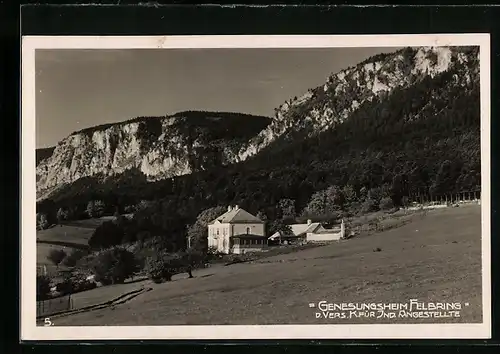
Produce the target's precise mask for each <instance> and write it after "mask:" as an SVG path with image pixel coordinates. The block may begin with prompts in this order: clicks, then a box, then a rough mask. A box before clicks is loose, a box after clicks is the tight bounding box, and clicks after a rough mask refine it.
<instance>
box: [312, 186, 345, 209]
mask: <svg viewBox="0 0 500 354" xmlns="http://www.w3.org/2000/svg"><path fill="white" fill-rule="evenodd" d="M343 204H344V196H343V195H342V192H341V190H340V189H339V188H338V187H337V186H330V187H328V188H327V189H324V190H321V191H318V192H316V193H314V194H313V195H312V196H311V199H310V200H309V203H308V204H307V206H306V207H305V208H304V211H303V215H304V216H319V215H332V214H336V213H337V212H338V211H339V210H340V209H341V207H342V206H343Z"/></svg>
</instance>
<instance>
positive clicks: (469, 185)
mask: <svg viewBox="0 0 500 354" xmlns="http://www.w3.org/2000/svg"><path fill="white" fill-rule="evenodd" d="M474 50H475V49H472V52H473V54H474V53H475V55H477V51H475V52H474ZM412 53H413V54H415V51H413V52H412ZM473 54H470V53H469V55H470V58H476V57H475V56H474V55H473ZM410 57H411V53H410ZM382 58H386V57H382ZM431 59H432V58H431ZM384 60H385V59H384ZM398 60H399V59H398ZM400 62H401V60H399V61H398V62H397V63H400ZM384 65H385V69H380V70H382V71H383V70H387V72H388V73H389V74H390V73H391V71H390V66H391V61H390V60H386V61H384ZM436 65H437V64H436ZM352 70H356V69H355V68H353V69H352ZM398 70H399V71H398V73H399V72H401V73H404V72H405V70H404V67H403V68H400V69H398ZM389 74H387V76H389V77H390V78H391V76H390V75H389ZM353 75H354V74H353ZM409 75H410V74H409ZM352 77H353V79H352V80H358V81H359V75H358V76H355V75H354V76H352ZM393 79H394V78H392V79H391V80H393ZM388 80H389V79H388ZM412 80H413V81H411V83H412V84H411V85H407V86H397V87H394V88H393V89H391V91H390V92H389V91H381V92H380V93H378V94H377V95H375V96H373V97H372V98H370V99H366V100H365V101H363V102H362V103H361V104H360V105H359V107H357V108H356V109H353V110H352V112H350V113H349V114H348V116H347V118H345V119H342V120H339V121H338V122H336V123H335V127H334V128H331V129H326V130H317V131H316V133H315V134H310V129H294V126H293V124H291V125H290V128H289V129H288V130H287V133H286V134H283V137H282V138H277V139H275V140H274V141H273V142H271V143H269V144H268V145H267V146H266V147H265V148H263V149H262V150H261V151H260V152H259V153H258V154H257V155H255V156H253V157H250V158H248V159H246V160H245V161H243V162H240V163H237V164H231V165H217V166H216V167H213V168H202V169H199V170H196V171H193V173H190V174H187V175H183V176H177V177H172V178H167V179H164V180H161V181H157V182H148V180H147V178H145V176H144V174H143V173H141V171H139V170H138V169H128V170H127V171H124V172H123V173H122V174H120V175H117V176H112V177H108V178H107V179H103V178H102V177H103V176H92V177H83V178H80V179H78V180H76V181H75V182H74V183H72V184H69V185H67V186H65V187H63V188H61V189H60V190H59V191H58V192H57V193H56V194H54V195H53V196H52V197H51V199H50V200H45V201H42V202H40V203H38V205H37V209H38V211H39V212H42V213H48V214H54V213H55V212H56V211H57V210H58V209H59V208H73V209H75V214H76V215H78V214H80V215H81V214H82V213H84V210H85V208H86V205H87V204H88V202H89V201H91V200H96V199H99V200H102V201H104V204H105V205H106V207H107V211H106V212H107V213H108V214H112V213H113V212H115V211H116V210H118V211H119V212H128V211H129V210H130V209H131V208H132V209H134V210H135V209H136V208H135V206H136V205H138V204H139V203H140V202H141V201H143V200H148V201H149V202H148V203H146V204H145V205H146V206H145V208H142V209H141V210H140V211H139V212H137V213H136V216H135V219H134V222H135V223H136V224H135V225H136V226H134V227H135V229H134V230H135V231H134V232H137V233H140V232H141V231H147V232H148V234H149V235H150V236H151V237H153V236H158V237H161V238H163V239H168V241H169V244H171V245H175V247H174V246H172V247H173V249H178V248H182V247H184V246H185V239H186V237H185V236H186V225H190V224H193V223H194V222H195V221H196V218H197V216H198V215H199V214H200V212H201V211H203V210H205V209H208V208H212V207H216V206H218V205H219V206H220V205H222V206H224V205H227V204H238V205H240V206H242V207H243V208H245V209H246V210H248V211H249V212H251V213H254V214H257V213H259V214H260V215H264V216H265V217H266V218H267V219H269V220H275V219H284V218H286V217H288V218H290V219H293V218H296V217H306V216H311V215H313V216H326V217H327V218H328V219H336V218H337V217H339V216H341V215H343V214H352V213H358V212H369V211H374V210H378V209H379V208H390V207H392V206H401V205H405V204H406V203H408V202H409V201H411V200H412V198H414V197H415V196H416V195H418V194H426V195H433V196H439V195H444V194H449V193H457V192H461V191H472V190H477V189H478V188H479V187H480V167H481V162H480V129H479V128H480V106H479V64H478V61H477V58H476V59H470V60H468V61H464V63H463V65H455V66H450V68H449V69H448V70H444V71H442V72H437V73H436V74H435V75H427V76H424V77H421V78H420V79H418V80H417V79H416V78H415V79H412ZM358 81H352V82H348V83H347V84H346V85H347V87H352V88H353V89H354V88H355V87H356V86H357V84H355V83H356V82H358ZM312 91H313V97H315V98H314V107H320V106H328V107H331V106H335V105H338V104H336V103H334V102H337V101H341V102H344V103H342V104H341V105H340V106H339V107H341V106H342V107H344V106H345V102H349V101H350V100H352V97H358V96H359V93H353V96H352V97H351V96H349V95H346V94H344V95H340V96H335V95H333V94H323V95H319V93H320V92H321V90H319V89H315V90H312ZM323 92H325V91H324V89H323ZM363 92H364V91H363ZM314 95H316V96H314ZM304 102H305V103H304V104H301V105H297V106H296V110H295V111H293V112H294V113H293V117H295V118H294V119H299V118H300V117H302V118H304V119H305V118H306V117H307V116H308V114H309V112H310V107H309V108H304V107H306V106H304V105H307V104H308V103H307V102H309V101H307V100H306V101H304ZM339 104H340V103H339ZM287 112H288V113H287V114H288V115H290V114H291V113H289V112H290V108H287ZM203 119H204V120H206V119H207V118H206V117H205V118H203ZM276 119H278V118H276ZM283 119H284V118H283ZM179 124H180V123H179ZM276 124H278V123H276V122H275V121H273V123H272V125H273V126H276ZM201 125H202V124H200V126H201ZM233 128H235V127H232V128H231V129H233ZM210 129H212V128H210ZM210 129H209V130H210ZM228 129H229V128H228ZM266 129H267V128H266ZM280 129H281V128H280ZM223 131H225V130H224V129H222V130H221V134H222V133H223ZM236 131H237V130H236ZM210 134H212V135H211V139H212V141H216V139H215V137H217V136H218V135H217V134H219V133H217V132H211V133H210ZM228 134H229V133H228ZM185 136H186V135H185ZM236 136H237V134H236ZM213 139H215V140H213ZM206 158H212V157H210V155H207V157H206ZM203 161H205V160H204V159H201V160H200V161H199V162H197V163H203ZM193 164H195V162H193ZM205 166H206V165H205ZM284 205H286V208H285V207H284ZM285 209H286V210H287V212H286V213H284V210H285ZM285 214H286V215H285ZM132 239H133V238H132Z"/></svg>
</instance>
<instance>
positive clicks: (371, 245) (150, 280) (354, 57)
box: [21, 34, 491, 340]
mask: <svg viewBox="0 0 500 354" xmlns="http://www.w3.org/2000/svg"><path fill="white" fill-rule="evenodd" d="M489 50H490V49H489V36H488V35H487V34H477V35H476V34H468V35H462V34H448V35H393V36H392V35H384V36H362V35H353V36H333V35H332V36H183V37H182V36H179V37H175V36H172V37H168V36H167V37H106V36H103V37H74V38H73V37H69V36H67V37H64V36H59V37H25V38H23V64H22V65H23V66H22V107H23V112H22V158H23V161H22V166H23V174H22V215H23V216H22V237H21V238H22V248H21V249H22V293H21V297H22V298H21V303H22V305H21V306H22V312H23V313H22V333H23V335H24V337H25V339H42V340H43V339H51V340H57V339H59V340H64V339H278V338H283V339H300V338H308V339H309V338H322V339H336V338H361V339H363V338H489V336H490V334H491V333H490V325H491V318H490V311H491V304H490V195H489V194H490V177H489V171H490V156H489V153H490V152H489V150H490V107H489V104H490V102H489V101H490V96H489V95H490V93H489V85H490V83H489V80H490V79H489V75H490V68H489V60H490V59H489V55H490V54H489Z"/></svg>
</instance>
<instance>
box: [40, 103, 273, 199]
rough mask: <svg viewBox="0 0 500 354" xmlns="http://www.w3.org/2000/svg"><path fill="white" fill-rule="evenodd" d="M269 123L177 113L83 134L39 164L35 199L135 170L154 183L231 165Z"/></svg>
mask: <svg viewBox="0 0 500 354" xmlns="http://www.w3.org/2000/svg"><path fill="white" fill-rule="evenodd" d="M269 122H270V119H269V118H266V117H260V116H251V115H246V114H240V113H220V112H182V113H178V114H175V115H172V116H166V117H141V118H136V119H133V120H129V121H126V122H121V123H117V124H108V125H103V126H98V127H92V128H88V129H84V130H82V131H78V132H75V133H73V134H71V135H69V136H68V137H67V138H66V139H64V140H62V141H61V142H59V143H58V144H57V146H56V147H55V148H54V149H53V151H52V154H51V155H50V156H48V157H45V158H41V159H40V161H39V162H38V165H37V168H36V174H37V196H38V199H43V198H45V197H47V196H49V195H50V193H51V191H53V190H54V189H55V188H57V187H59V186H62V185H64V184H68V183H71V182H74V181H76V180H78V179H80V178H82V177H89V176H104V177H105V176H111V175H117V174H121V173H123V172H125V171H127V170H132V169H134V170H135V169H138V170H140V171H141V172H142V173H143V174H144V175H145V176H146V177H147V178H148V179H149V180H159V179H164V178H168V177H172V176H178V175H184V174H189V173H192V172H194V171H197V170H204V169H207V168H210V167H214V166H217V165H225V164H228V163H232V162H234V161H235V159H236V156H237V154H238V151H239V150H240V149H241V148H242V147H243V146H246V144H248V141H249V139H250V138H251V137H253V136H255V135H256V134H258V133H259V131H261V130H262V129H263V128H265V127H266V126H267V125H268V124H269ZM47 151H49V152H50V149H44V152H47ZM39 155H42V156H43V154H39ZM45 155H47V154H45Z"/></svg>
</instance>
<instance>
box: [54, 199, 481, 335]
mask: <svg viewBox="0 0 500 354" xmlns="http://www.w3.org/2000/svg"><path fill="white" fill-rule="evenodd" d="M377 248H379V249H380V251H379V252H375V251H374V250H375V249H377ZM194 276H195V278H194V279H186V277H185V275H179V276H178V277H176V279H174V281H172V282H169V283H164V284H158V285H156V284H148V286H151V287H153V288H154V290H153V291H150V292H148V293H145V294H142V295H140V296H138V297H136V298H134V299H132V300H130V301H129V302H127V303H125V304H122V305H118V306H115V307H113V308H106V309H101V310H96V311H91V312H87V313H80V314H74V315H70V316H65V317H59V318H57V317H56V318H54V319H53V321H54V323H55V325H60V326H84V325H92V326H96V325H97V326H99V325H117V326H125V325H134V326H139V325H182V324H189V325H203V324H221V325H222V324H239V325H243V324H283V323H289V324H293V323H295V324H297V323H302V324H320V323H323V324H325V323H347V322H349V323H367V321H370V322H372V323H373V322H374V323H384V322H385V323H387V322H390V323H394V322H399V323H402V322H405V323H429V322H443V320H442V319H441V320H440V319H434V320H433V319H406V320H405V319H396V320H394V319H372V320H366V319H350V320H340V319H316V318H315V316H314V312H315V310H314V309H311V308H309V307H308V304H309V303H312V302H313V303H317V302H318V301H320V300H327V301H329V302H337V303H338V302H384V303H389V302H391V303H393V302H403V303H405V302H408V301H409V300H410V299H419V300H421V301H426V302H427V301H435V302H462V303H464V302H467V303H468V306H467V307H464V309H463V310H462V312H461V317H459V318H453V319H447V320H446V321H450V322H480V321H481V319H482V312H481V308H482V307H481V306H482V295H481V293H482V288H481V219H480V207H479V206H477V205H475V206H462V207H460V208H447V209H441V210H434V211H430V212H429V213H427V214H426V215H422V216H421V217H419V218H416V219H415V220H414V221H412V222H411V223H408V224H406V225H403V226H401V227H398V228H395V229H391V230H388V231H384V232H380V233H376V234H372V235H367V236H360V237H357V238H353V239H351V240H347V241H343V242H340V243H334V244H331V245H328V246H324V247H316V248H312V249H309V250H304V251H299V252H296V253H291V254H285V255H279V256H274V257H270V258H265V259H262V260H259V261H256V262H254V263H250V264H236V265H232V266H227V267H224V266H220V267H214V268H208V269H202V270H199V271H196V272H194ZM139 285H140V283H137V286H139ZM131 287H132V284H130V285H122V286H115V287H114V291H110V292H109V293H108V292H107V291H105V290H102V292H100V293H97V291H98V290H99V289H96V290H91V291H89V292H87V294H86V295H85V293H82V294H79V296H81V297H84V296H86V297H87V298H89V300H90V298H92V297H94V298H95V297H97V298H99V299H101V298H102V299H104V298H106V297H108V296H109V297H116V296H119V295H120V294H121V293H124V292H126V291H127V290H128V289H130V288H131ZM110 290H111V288H110ZM93 292H94V293H93ZM104 292H106V293H104ZM94 300H95V299H94ZM108 300H109V298H108ZM80 301H82V302H85V301H84V300H83V299H81V300H80Z"/></svg>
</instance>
